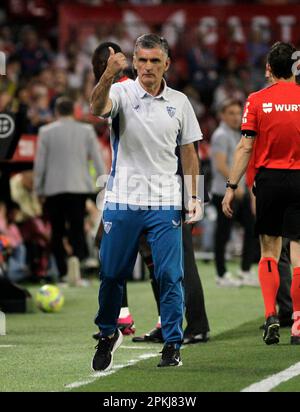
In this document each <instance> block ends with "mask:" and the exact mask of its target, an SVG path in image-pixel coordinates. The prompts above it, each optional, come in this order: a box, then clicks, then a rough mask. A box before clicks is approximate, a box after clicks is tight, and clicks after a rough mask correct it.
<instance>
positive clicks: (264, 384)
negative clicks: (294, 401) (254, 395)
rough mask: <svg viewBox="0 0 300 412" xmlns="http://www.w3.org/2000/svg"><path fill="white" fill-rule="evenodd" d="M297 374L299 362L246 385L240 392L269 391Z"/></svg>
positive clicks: (298, 372) (299, 366)
mask: <svg viewBox="0 0 300 412" xmlns="http://www.w3.org/2000/svg"><path fill="white" fill-rule="evenodd" d="M298 375H300V362H298V363H295V364H294V365H292V366H291V367H289V368H287V369H284V370H283V371H281V372H278V373H276V374H274V375H271V376H269V377H268V378H266V379H263V380H262V381H260V382H257V383H254V384H253V385H250V386H247V388H245V389H243V390H241V392H270V391H271V390H272V389H273V388H276V386H278V385H280V384H281V383H283V382H286V381H289V380H290V379H292V378H294V377H295V376H298Z"/></svg>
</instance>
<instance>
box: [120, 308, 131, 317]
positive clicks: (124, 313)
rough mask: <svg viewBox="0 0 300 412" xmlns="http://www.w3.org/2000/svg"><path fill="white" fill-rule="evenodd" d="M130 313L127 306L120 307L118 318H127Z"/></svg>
mask: <svg viewBox="0 0 300 412" xmlns="http://www.w3.org/2000/svg"><path fill="white" fill-rule="evenodd" d="M129 315H130V312H129V308H128V307H126V308H121V311H120V315H119V318H127V317H128V316H129Z"/></svg>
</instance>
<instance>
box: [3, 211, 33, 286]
mask: <svg viewBox="0 0 300 412" xmlns="http://www.w3.org/2000/svg"><path fill="white" fill-rule="evenodd" d="M17 208H18V206H17V205H14V204H11V205H10V209H9V212H8V211H7V208H6V206H5V204H4V203H0V234H1V235H4V236H5V238H6V239H7V241H8V243H9V247H10V253H9V258H8V265H7V275H8V277H9V279H10V280H12V281H14V282H18V281H20V280H24V279H25V278H26V277H27V276H28V270H27V267H26V249H25V246H24V243H23V239H22V236H21V233H20V231H19V229H18V226H17V225H16V224H15V213H16V210H17Z"/></svg>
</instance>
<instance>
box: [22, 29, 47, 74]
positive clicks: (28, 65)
mask: <svg viewBox="0 0 300 412" xmlns="http://www.w3.org/2000/svg"><path fill="white" fill-rule="evenodd" d="M20 37H21V42H20V44H19V45H18V46H17V49H16V56H17V57H18V59H19V60H20V64H21V69H22V75H23V76H24V77H26V78H28V77H31V76H32V75H34V74H38V73H39V72H40V71H41V70H42V69H43V68H45V67H46V66H48V64H49V63H50V61H51V59H50V56H49V53H48V51H46V50H45V49H44V48H43V47H41V46H40V39H39V38H38V35H37V32H36V31H35V30H33V29H32V28H30V27H25V28H24V29H23V31H22V32H21V36H20Z"/></svg>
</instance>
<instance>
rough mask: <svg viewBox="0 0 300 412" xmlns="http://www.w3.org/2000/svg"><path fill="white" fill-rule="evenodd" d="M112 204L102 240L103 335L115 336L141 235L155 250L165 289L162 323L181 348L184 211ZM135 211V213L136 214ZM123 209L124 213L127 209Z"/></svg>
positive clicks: (162, 291) (100, 316)
mask: <svg viewBox="0 0 300 412" xmlns="http://www.w3.org/2000/svg"><path fill="white" fill-rule="evenodd" d="M124 206H127V205H121V204H113V203H106V205H105V209H104V212H103V223H104V234H103V238H102V241H101V248H100V260H101V272H100V280H101V285H100V289H99V311H98V314H97V316H96V319H95V323H96V325H97V326H98V327H99V329H100V331H101V334H102V336H108V335H111V334H113V333H114V332H115V330H116V327H117V320H118V317H119V313H120V309H121V302H122V294H123V285H124V280H125V279H127V278H128V277H129V276H130V275H131V274H132V271H133V267H134V264H135V260H136V257H137V253H138V242H139V238H140V235H141V234H142V233H146V235H147V240H148V242H149V244H150V246H151V249H152V254H153V262H154V271H155V277H156V279H157V280H158V282H159V285H160V309H161V325H162V332H163V337H164V340H165V342H167V343H171V342H174V343H178V344H180V343H181V341H182V338H183V332H182V321H183V311H184V297H183V288H182V280H183V265H182V233H181V211H180V210H177V209H176V208H174V207H172V206H168V210H167V209H166V207H143V208H137V207H135V206H130V207H127V208H126V210H124V209H125V208H124ZM132 207H135V208H136V209H135V210H132ZM122 209H123V210H122Z"/></svg>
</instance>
